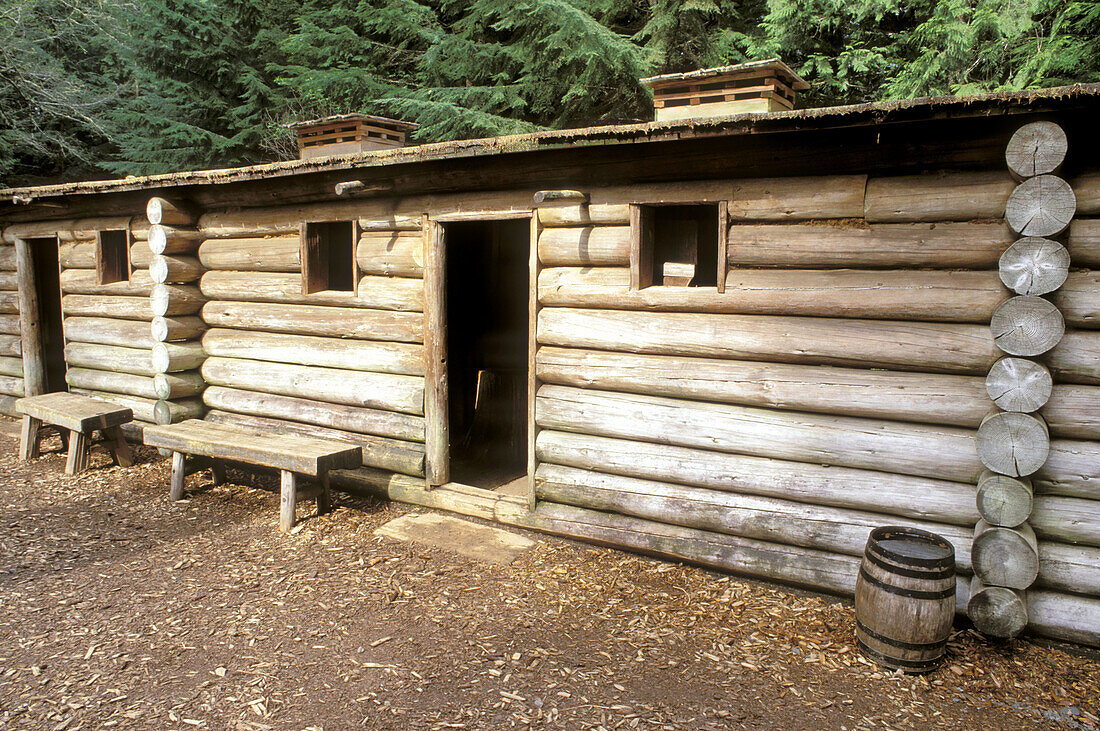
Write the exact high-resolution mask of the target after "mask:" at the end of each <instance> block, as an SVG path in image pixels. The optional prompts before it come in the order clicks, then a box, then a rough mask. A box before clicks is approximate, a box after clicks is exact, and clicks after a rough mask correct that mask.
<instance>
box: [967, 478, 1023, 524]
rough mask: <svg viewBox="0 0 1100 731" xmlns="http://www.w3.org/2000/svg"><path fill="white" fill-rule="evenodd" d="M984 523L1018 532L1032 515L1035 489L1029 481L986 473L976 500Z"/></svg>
mask: <svg viewBox="0 0 1100 731" xmlns="http://www.w3.org/2000/svg"><path fill="white" fill-rule="evenodd" d="M976 502H977V505H978V512H979V513H980V514H981V516H982V520H984V521H985V522H986V523H989V524H990V525H999V526H1004V527H1006V528H1015V527H1016V526H1018V525H1020V524H1021V523H1023V522H1024V521H1026V520H1027V519H1028V516H1029V515H1031V506H1032V487H1031V481H1030V480H1028V479H1027V478H1026V477H1024V478H1016V477H1008V476H1006V475H998V474H996V473H995V472H988V471H987V472H983V473H982V476H981V477H980V478H978V494H977V498H976Z"/></svg>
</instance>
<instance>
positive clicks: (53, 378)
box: [27, 237, 68, 393]
mask: <svg viewBox="0 0 1100 731" xmlns="http://www.w3.org/2000/svg"><path fill="white" fill-rule="evenodd" d="M27 246H28V248H29V249H30V252H31V258H32V259H33V260H34V280H35V281H34V286H35V290H36V292H37V293H38V322H39V326H40V327H41V328H42V358H43V361H44V363H45V366H46V369H45V370H46V373H45V376H46V383H45V393H53V392H54V391H65V390H67V388H68V386H67V385H66V384H65V337H64V335H63V334H62V331H61V282H60V278H61V269H60V267H59V266H58V260H57V239H56V238H53V237H51V238H42V239H30V240H28V241H27Z"/></svg>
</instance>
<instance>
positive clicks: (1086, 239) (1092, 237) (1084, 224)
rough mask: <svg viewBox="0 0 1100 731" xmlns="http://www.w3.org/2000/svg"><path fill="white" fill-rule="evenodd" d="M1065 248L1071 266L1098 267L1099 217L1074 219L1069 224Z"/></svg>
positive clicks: (1099, 257) (1099, 258) (1099, 245)
mask: <svg viewBox="0 0 1100 731" xmlns="http://www.w3.org/2000/svg"><path fill="white" fill-rule="evenodd" d="M1078 213H1080V211H1078ZM1066 248H1067V249H1069V256H1070V260H1071V261H1072V262H1073V266H1075V267H1092V268H1094V269H1095V268H1097V267H1100V218H1077V219H1074V220H1073V221H1072V222H1071V223H1070V224H1069V237H1068V238H1067V239H1066Z"/></svg>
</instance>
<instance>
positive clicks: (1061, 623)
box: [1027, 591, 1100, 647]
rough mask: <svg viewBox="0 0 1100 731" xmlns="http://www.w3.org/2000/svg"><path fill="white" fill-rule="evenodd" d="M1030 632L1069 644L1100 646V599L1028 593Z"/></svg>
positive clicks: (1048, 593)
mask: <svg viewBox="0 0 1100 731" xmlns="http://www.w3.org/2000/svg"><path fill="white" fill-rule="evenodd" d="M1027 606H1028V630H1030V631H1031V632H1034V633H1036V634H1040V635H1043V636H1045V637H1052V638H1054V639H1056V640H1064V641H1065V642H1077V643H1080V644H1084V645H1092V646H1093V647H1097V646H1100V627H1098V626H1097V624H1096V617H1097V616H1100V599H1096V598H1093V597H1083V596H1073V595H1070V594H1059V593H1057V592H1052V591H1029V592H1028V593H1027Z"/></svg>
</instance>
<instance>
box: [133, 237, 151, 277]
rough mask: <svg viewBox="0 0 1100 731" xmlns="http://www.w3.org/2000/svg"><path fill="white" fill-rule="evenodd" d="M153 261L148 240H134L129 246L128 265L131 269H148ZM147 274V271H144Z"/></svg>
mask: <svg viewBox="0 0 1100 731" xmlns="http://www.w3.org/2000/svg"><path fill="white" fill-rule="evenodd" d="M152 261H153V252H152V251H150V250H149V242H147V241H136V242H134V244H133V245H132V246H131V247H130V267H131V268H132V269H135V270H136V269H148V268H149V264H150V263H151V262H152ZM146 273H147V274H148V272H146Z"/></svg>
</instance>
